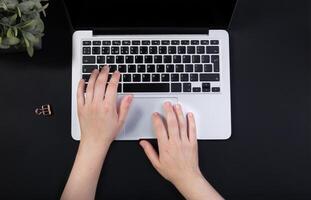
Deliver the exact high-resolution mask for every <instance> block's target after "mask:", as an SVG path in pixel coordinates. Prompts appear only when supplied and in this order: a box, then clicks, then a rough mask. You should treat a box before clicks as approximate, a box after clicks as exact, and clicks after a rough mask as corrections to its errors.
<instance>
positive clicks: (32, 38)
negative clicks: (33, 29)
mask: <svg viewBox="0 0 311 200" xmlns="http://www.w3.org/2000/svg"><path fill="white" fill-rule="evenodd" d="M23 34H24V37H26V38H27V40H29V41H30V42H32V43H34V44H38V43H39V41H40V38H37V37H35V36H34V35H33V34H32V33H30V32H24V33H23Z"/></svg>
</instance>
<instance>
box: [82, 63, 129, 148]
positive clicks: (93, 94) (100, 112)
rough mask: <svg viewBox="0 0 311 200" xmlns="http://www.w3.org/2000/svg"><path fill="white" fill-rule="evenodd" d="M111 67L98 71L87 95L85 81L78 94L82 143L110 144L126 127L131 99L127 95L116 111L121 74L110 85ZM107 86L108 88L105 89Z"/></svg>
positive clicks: (112, 79)
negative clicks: (124, 125)
mask: <svg viewBox="0 0 311 200" xmlns="http://www.w3.org/2000/svg"><path fill="white" fill-rule="evenodd" d="M108 73H109V67H108V66H105V67H104V68H102V70H101V71H100V72H99V71H98V70H97V69H95V70H94V71H93V72H92V74H91V77H90V79H89V82H88V86H87V89H86V95H85V96H84V85H85V84H84V80H81V81H80V82H79V88H78V93H77V99H78V116H79V121H80V128H81V143H92V145H94V144H99V145H100V146H103V145H105V146H106V145H108V146H109V145H110V144H111V143H112V141H113V140H114V139H115V137H116V136H117V134H118V133H119V132H120V130H121V128H122V127H123V124H124V121H125V119H126V116H127V113H128V111H129V106H130V103H131V101H132V96H130V95H127V96H125V97H124V98H123V99H122V101H121V104H120V107H119V108H118V109H117V88H118V83H119V79H120V72H118V71H115V72H114V73H113V75H112V77H111V79H110V81H109V82H108ZM107 83H108V86H107V87H106V85H107Z"/></svg>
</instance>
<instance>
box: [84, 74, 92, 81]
mask: <svg viewBox="0 0 311 200" xmlns="http://www.w3.org/2000/svg"><path fill="white" fill-rule="evenodd" d="M90 76H91V75H90V74H83V75H82V79H84V81H85V82H89V79H90Z"/></svg>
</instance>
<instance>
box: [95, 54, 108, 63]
mask: <svg viewBox="0 0 311 200" xmlns="http://www.w3.org/2000/svg"><path fill="white" fill-rule="evenodd" d="M105 61H106V60H105V56H97V63H99V64H102V63H105Z"/></svg>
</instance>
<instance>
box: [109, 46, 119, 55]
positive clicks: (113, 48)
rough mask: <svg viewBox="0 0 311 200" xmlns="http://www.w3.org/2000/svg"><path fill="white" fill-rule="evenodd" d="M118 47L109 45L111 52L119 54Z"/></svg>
mask: <svg viewBox="0 0 311 200" xmlns="http://www.w3.org/2000/svg"><path fill="white" fill-rule="evenodd" d="M119 50H120V48H119V47H111V54H119Z"/></svg>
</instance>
